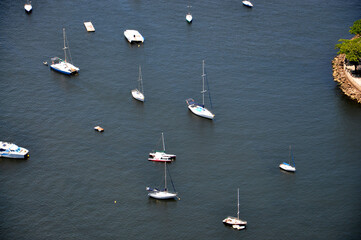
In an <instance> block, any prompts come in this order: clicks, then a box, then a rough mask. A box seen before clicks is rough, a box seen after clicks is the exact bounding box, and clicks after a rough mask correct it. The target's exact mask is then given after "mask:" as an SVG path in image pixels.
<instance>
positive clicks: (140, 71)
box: [138, 65, 143, 93]
mask: <svg viewBox="0 0 361 240" xmlns="http://www.w3.org/2000/svg"><path fill="white" fill-rule="evenodd" d="M138 81H139V86H138V87H139V91H140V92H141V93H143V81H142V68H141V66H140V65H139V79H138Z"/></svg>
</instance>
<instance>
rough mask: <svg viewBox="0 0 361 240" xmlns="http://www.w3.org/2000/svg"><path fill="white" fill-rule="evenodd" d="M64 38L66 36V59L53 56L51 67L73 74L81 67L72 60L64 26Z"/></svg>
mask: <svg viewBox="0 0 361 240" xmlns="http://www.w3.org/2000/svg"><path fill="white" fill-rule="evenodd" d="M63 38H64V48H63V50H64V60H63V59H61V58H59V57H53V58H52V59H51V65H50V68H51V69H53V70H55V71H57V72H60V73H63V74H66V75H71V74H75V73H78V72H79V68H77V67H75V66H74V65H73V64H72V60H71V54H70V49H69V47H68V46H67V39H66V35H65V28H63ZM67 50H68V51H69V58H70V59H69V60H68V56H67Z"/></svg>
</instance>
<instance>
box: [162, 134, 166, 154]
mask: <svg viewBox="0 0 361 240" xmlns="http://www.w3.org/2000/svg"><path fill="white" fill-rule="evenodd" d="M162 142H163V152H165V144H164V136H163V133H162Z"/></svg>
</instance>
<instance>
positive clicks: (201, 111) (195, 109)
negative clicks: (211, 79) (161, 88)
mask: <svg viewBox="0 0 361 240" xmlns="http://www.w3.org/2000/svg"><path fill="white" fill-rule="evenodd" d="M202 69H203V74H202V83H203V88H202V91H201V93H202V105H200V104H198V103H196V102H195V101H194V99H193V98H188V99H187V100H186V103H187V104H188V109H189V110H191V112H192V113H194V114H195V115H197V116H200V117H204V118H208V119H213V118H214V116H215V115H214V114H213V113H212V112H211V111H210V110H208V109H207V108H205V107H204V94H205V93H206V92H207V90H205V88H204V81H205V79H206V74H205V71H204V60H203V65H202Z"/></svg>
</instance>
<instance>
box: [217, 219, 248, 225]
mask: <svg viewBox="0 0 361 240" xmlns="http://www.w3.org/2000/svg"><path fill="white" fill-rule="evenodd" d="M223 223H224V224H226V225H231V226H232V225H240V226H245V225H247V221H242V220H241V219H239V218H236V217H227V218H225V219H223Z"/></svg>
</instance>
